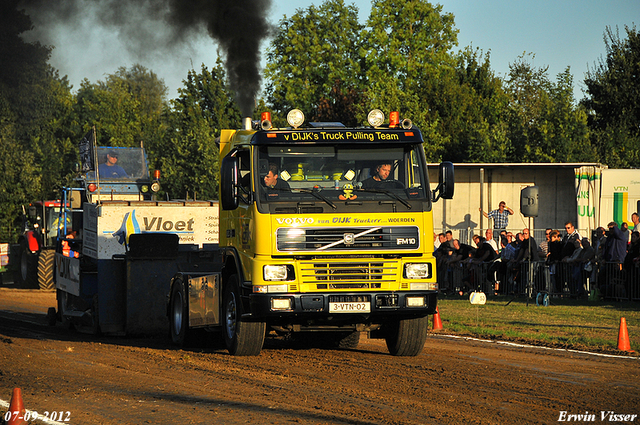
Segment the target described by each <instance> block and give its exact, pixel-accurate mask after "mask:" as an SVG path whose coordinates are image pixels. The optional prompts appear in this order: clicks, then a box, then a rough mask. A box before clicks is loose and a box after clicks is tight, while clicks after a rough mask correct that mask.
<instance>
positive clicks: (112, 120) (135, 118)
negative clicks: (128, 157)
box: [75, 65, 168, 154]
mask: <svg viewBox="0 0 640 425" xmlns="http://www.w3.org/2000/svg"><path fill="white" fill-rule="evenodd" d="M166 92H167V87H166V86H165V84H164V81H162V80H160V79H159V78H158V77H157V75H156V74H155V73H153V72H152V71H149V70H148V69H146V68H145V67H143V66H141V65H133V66H132V67H131V68H130V69H126V68H119V69H118V71H117V72H116V73H115V74H111V75H108V76H107V78H106V79H105V81H98V82H97V83H95V84H92V83H90V82H89V81H88V80H86V79H85V80H84V81H83V82H82V83H81V87H80V89H79V90H78V93H77V102H76V105H75V113H76V118H75V119H76V121H77V122H78V123H79V125H80V127H81V128H79V129H78V131H77V134H78V139H79V138H80V137H82V134H84V133H85V132H86V131H88V129H89V128H90V127H91V126H93V125H95V126H96V130H97V137H98V141H97V143H98V145H102V146H123V147H125V146H130V147H131V146H140V142H141V141H142V142H144V144H145V146H147V147H148V148H149V149H148V150H149V151H150V153H152V154H153V153H155V146H156V145H157V143H158V142H157V141H158V140H160V139H161V138H162V137H163V135H164V133H165V131H166V125H165V124H164V123H163V118H162V117H163V113H164V111H165V109H166V108H167V107H168V105H167V103H166V100H165V95H166Z"/></svg>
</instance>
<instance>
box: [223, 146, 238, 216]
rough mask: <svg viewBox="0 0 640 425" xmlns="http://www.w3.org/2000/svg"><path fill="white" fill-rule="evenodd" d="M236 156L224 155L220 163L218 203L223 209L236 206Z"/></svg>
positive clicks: (233, 208) (232, 208) (231, 208)
mask: <svg viewBox="0 0 640 425" xmlns="http://www.w3.org/2000/svg"><path fill="white" fill-rule="evenodd" d="M238 170H239V167H238V158H237V157H235V156H226V157H224V158H223V159H222V164H221V165H220V204H221V206H222V209H223V210H235V209H236V208H238V180H239V172H238Z"/></svg>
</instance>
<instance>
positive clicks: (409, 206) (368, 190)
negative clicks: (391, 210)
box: [356, 188, 411, 210]
mask: <svg viewBox="0 0 640 425" xmlns="http://www.w3.org/2000/svg"><path fill="white" fill-rule="evenodd" d="M356 190H360V191H363V192H372V193H384V194H385V195H387V196H389V197H391V198H394V199H397V200H398V201H400V202H401V203H402V205H404V206H405V207H407V209H409V210H410V209H411V204H410V203H408V202H407V201H405V200H404V199H402V198H400V197H399V196H398V195H396V194H395V193H393V192H389V191H388V190H380V189H362V188H360V189H356Z"/></svg>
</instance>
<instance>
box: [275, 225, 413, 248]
mask: <svg viewBox="0 0 640 425" xmlns="http://www.w3.org/2000/svg"><path fill="white" fill-rule="evenodd" d="M419 246H420V236H419V230H418V228H417V227H415V226H388V227H340V228H335V227H334V228H317V227H311V228H300V227H281V228H279V229H278V230H277V232H276V247H277V249H278V251H280V252H289V251H317V252H334V251H345V250H384V251H388V250H397V249H404V250H406V249H417V248H419Z"/></svg>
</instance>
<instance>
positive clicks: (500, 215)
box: [478, 201, 513, 231]
mask: <svg viewBox="0 0 640 425" xmlns="http://www.w3.org/2000/svg"><path fill="white" fill-rule="evenodd" d="M478 210H480V212H481V213H482V214H483V215H484V216H485V218H491V219H493V230H498V231H499V230H502V229H506V228H507V226H508V225H509V215H511V214H513V210H512V209H511V208H509V207H507V203H506V202H504V201H500V204H498V209H497V210H493V211H491V212H490V213H489V214H487V213H486V212H484V211H482V208H478Z"/></svg>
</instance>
